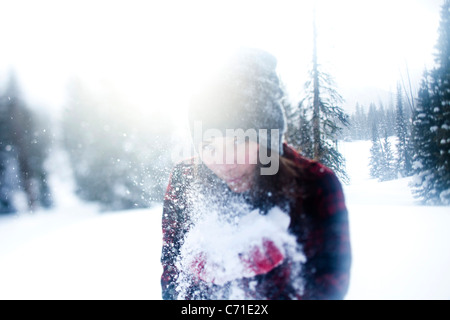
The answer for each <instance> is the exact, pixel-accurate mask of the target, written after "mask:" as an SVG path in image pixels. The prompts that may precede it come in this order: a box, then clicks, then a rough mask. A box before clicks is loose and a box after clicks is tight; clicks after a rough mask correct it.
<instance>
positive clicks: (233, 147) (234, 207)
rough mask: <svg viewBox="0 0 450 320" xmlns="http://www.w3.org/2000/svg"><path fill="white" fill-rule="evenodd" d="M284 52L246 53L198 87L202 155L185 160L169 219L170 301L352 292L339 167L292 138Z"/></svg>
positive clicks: (166, 288)
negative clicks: (305, 153)
mask: <svg viewBox="0 0 450 320" xmlns="http://www.w3.org/2000/svg"><path fill="white" fill-rule="evenodd" d="M280 99H281V90H280V86H279V80H278V77H277V75H276V60H275V58H274V57H273V56H272V55H270V54H268V53H266V52H264V51H261V50H257V49H242V50H240V51H239V52H237V53H236V54H235V55H234V56H233V58H232V59H230V62H229V63H228V64H226V65H225V66H224V67H223V68H222V69H221V72H220V73H219V74H218V76H217V78H215V79H213V80H212V81H211V82H210V83H209V85H208V87H207V88H205V89H204V90H203V91H201V92H200V93H198V94H197V95H196V96H195V97H194V98H193V99H192V101H191V103H190V107H189V120H190V125H191V132H192V135H193V140H194V144H195V147H196V149H197V151H198V153H199V155H200V156H199V157H196V158H192V159H189V160H186V161H183V162H181V163H179V164H178V165H176V166H175V168H174V170H173V172H172V175H171V177H170V182H169V185H168V188H167V192H166V196H165V200H164V209H163V217H162V228H163V248H162V257H161V262H162V265H163V274H162V277H161V285H162V296H163V299H342V298H343V297H344V296H345V294H346V292H347V289H348V284H349V272H350V264H351V250H350V240H349V230H348V217H347V210H346V206H345V202H344V196H343V192H342V188H341V185H340V183H339V181H338V179H337V178H336V176H335V175H334V173H333V172H332V171H331V170H330V169H328V168H326V167H325V166H323V165H321V164H320V163H318V162H315V161H311V160H308V159H306V158H304V157H302V156H301V155H300V154H299V153H297V152H296V151H295V150H294V149H293V148H291V147H289V146H288V145H287V144H286V143H282V141H283V134H284V131H285V119H284V114H283V111H282V107H281V104H280Z"/></svg>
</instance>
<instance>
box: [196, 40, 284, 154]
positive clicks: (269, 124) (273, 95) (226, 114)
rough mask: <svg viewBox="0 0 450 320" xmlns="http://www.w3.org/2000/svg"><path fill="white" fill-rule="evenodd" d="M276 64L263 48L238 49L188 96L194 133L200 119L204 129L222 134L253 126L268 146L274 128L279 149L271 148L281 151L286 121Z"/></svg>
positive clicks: (269, 145)
mask: <svg viewBox="0 0 450 320" xmlns="http://www.w3.org/2000/svg"><path fill="white" fill-rule="evenodd" d="M276 66H277V60H276V58H275V57H274V56H272V55H271V54H269V53H267V52H265V51H263V50H260V49H250V48H241V49H239V50H238V51H237V52H236V53H235V54H234V55H232V57H231V59H230V60H229V61H228V63H226V64H225V65H224V66H223V68H222V69H221V70H220V72H219V73H218V74H217V76H216V77H215V78H214V79H212V81H211V82H210V83H209V84H208V85H207V86H206V87H205V88H203V90H201V91H200V92H199V93H197V94H196V95H194V96H193V98H192V99H191V101H190V105H189V123H190V128H191V133H192V134H193V136H194V123H195V122H196V121H200V122H201V124H202V129H203V130H206V129H218V130H220V131H221V132H222V133H223V134H224V135H225V133H226V129H243V130H244V131H246V130H247V129H255V130H256V132H257V133H258V135H257V139H258V141H257V142H258V143H259V144H260V145H265V146H266V147H268V148H271V133H272V130H274V129H275V130H278V134H277V140H278V146H277V147H278V149H277V150H274V151H276V152H278V153H279V154H280V155H281V154H282V152H283V147H282V141H283V135H284V132H285V130H286V121H285V116H284V112H283V108H282V106H281V103H280V100H281V98H282V91H281V88H280V82H279V79H278V76H277V74H276ZM260 129H267V135H264V136H260V134H259V133H260V132H264V131H260ZM273 132H274V133H276V131H273ZM194 139H195V138H194ZM197 142H198V141H197Z"/></svg>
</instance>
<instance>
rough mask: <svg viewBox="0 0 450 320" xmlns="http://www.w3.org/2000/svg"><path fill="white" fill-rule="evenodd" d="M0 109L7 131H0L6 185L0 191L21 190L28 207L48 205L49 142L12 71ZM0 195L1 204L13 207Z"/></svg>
mask: <svg viewBox="0 0 450 320" xmlns="http://www.w3.org/2000/svg"><path fill="white" fill-rule="evenodd" d="M0 109H1V110H2V112H1V114H2V115H1V118H3V119H2V121H1V122H2V127H3V128H4V129H6V130H7V132H6V133H5V132H2V133H1V138H0V139H1V143H0V148H1V149H3V150H2V151H3V152H2V153H3V154H2V155H1V156H0V158H2V159H0V161H1V162H2V164H1V167H2V168H1V170H0V171H1V172H0V176H1V178H0V183H2V180H3V183H4V182H6V183H8V184H9V185H8V187H6V188H5V186H3V187H2V189H3V191H1V193H3V194H9V195H12V194H13V193H14V192H17V191H18V190H22V191H23V192H24V193H25V196H26V197H27V205H28V208H29V209H30V210H34V209H36V208H38V207H44V208H48V207H50V206H51V205H52V198H51V193H50V188H49V186H48V182H47V173H46V170H45V169H44V162H45V160H46V158H47V152H48V149H49V145H50V140H49V138H48V128H47V129H45V127H41V126H40V125H39V121H38V117H37V115H36V114H35V113H33V112H31V111H30V109H29V108H28V107H27V105H26V103H25V101H24V99H23V98H22V95H21V92H20V89H19V84H18V81H17V79H16V76H15V74H14V72H12V73H11V74H10V76H9V80H8V83H7V86H6V91H5V92H4V95H3V97H2V98H1V106H0ZM2 131H3V130H2ZM5 151H6V152H5ZM7 176H9V178H8V177H7ZM8 180H9V181H8ZM6 189H8V190H6ZM0 198H3V200H2V202H4V205H3V206H6V207H9V208H11V210H14V209H13V207H12V203H11V201H10V199H9V200H8V201H6V200H5V199H4V198H5V197H4V196H0Z"/></svg>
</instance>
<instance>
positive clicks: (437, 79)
mask: <svg viewBox="0 0 450 320" xmlns="http://www.w3.org/2000/svg"><path fill="white" fill-rule="evenodd" d="M436 49H437V53H436V55H435V62H436V66H435V68H434V69H433V70H432V71H431V72H429V73H425V75H424V77H423V80H422V85H421V89H420V91H419V95H418V103H417V110H416V111H415V113H414V122H413V138H414V147H415V153H416V154H415V158H414V173H415V179H414V181H413V182H414V183H413V192H414V194H415V195H416V196H417V197H419V198H421V199H422V200H423V201H424V202H425V203H433V204H447V205H448V204H450V0H445V2H444V4H443V6H442V9H441V21H440V25H439V38H438V43H437V45H436Z"/></svg>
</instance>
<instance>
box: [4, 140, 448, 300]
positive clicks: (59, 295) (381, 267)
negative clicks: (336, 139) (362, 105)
mask: <svg viewBox="0 0 450 320" xmlns="http://www.w3.org/2000/svg"><path fill="white" fill-rule="evenodd" d="M341 148H342V149H341V151H342V152H343V153H344V154H345V156H346V158H347V167H348V171H349V174H350V177H351V179H352V181H351V184H350V185H348V186H345V187H344V190H345V193H346V198H347V205H348V208H349V214H350V228H351V237H352V239H351V240H352V247H353V265H352V275H351V285H350V290H349V293H348V296H347V298H348V299H450V275H449V274H448V272H447V271H448V270H450V232H448V229H449V227H450V210H449V209H450V208H449V207H426V206H419V205H417V203H416V201H415V200H414V199H413V198H412V196H411V193H410V190H409V187H408V182H409V179H399V180H395V181H389V182H383V183H379V182H377V181H375V180H373V179H370V178H369V175H368V172H369V170H368V156H369V149H370V142H365V141H364V142H351V143H345V144H343V145H342V146H341ZM160 219H161V205H156V206H155V207H154V208H152V209H148V210H132V211H124V212H117V213H103V214H99V213H97V212H96V210H95V207H92V206H88V205H86V204H79V203H77V202H76V201H74V202H73V203H72V205H71V206H67V205H66V206H62V205H59V206H58V208H56V209H54V210H51V211H39V212H35V213H32V214H30V213H22V214H19V215H16V216H14V217H0V299H160V297H161V295H160V285H159V277H160V274H161V266H160V263H159V257H160V248H161V227H160Z"/></svg>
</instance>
